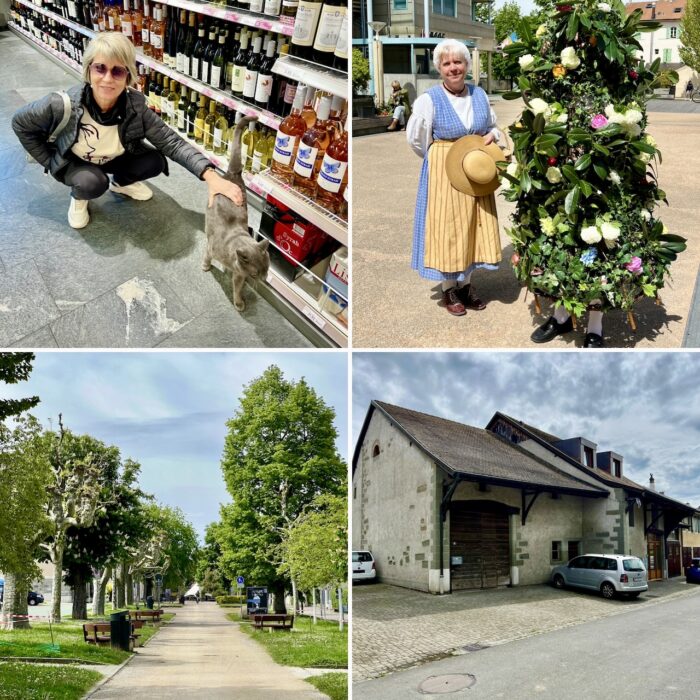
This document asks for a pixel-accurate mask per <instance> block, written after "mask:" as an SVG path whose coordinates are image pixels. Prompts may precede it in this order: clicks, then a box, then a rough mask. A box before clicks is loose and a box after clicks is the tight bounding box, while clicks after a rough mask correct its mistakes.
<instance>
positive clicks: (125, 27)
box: [120, 0, 134, 44]
mask: <svg viewBox="0 0 700 700" xmlns="http://www.w3.org/2000/svg"><path fill="white" fill-rule="evenodd" d="M120 22H121V25H122V34H123V35H124V36H125V37H126V38H127V39H128V40H129V41H130V42H131V43H132V44H133V43H134V30H133V22H132V19H131V4H130V2H129V0H124V5H123V8H122V14H121V17H120Z"/></svg>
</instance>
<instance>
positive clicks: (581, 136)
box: [566, 126, 591, 146]
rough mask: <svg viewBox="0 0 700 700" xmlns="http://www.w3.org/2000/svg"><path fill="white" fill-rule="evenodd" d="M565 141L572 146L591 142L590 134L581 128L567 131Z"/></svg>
mask: <svg viewBox="0 0 700 700" xmlns="http://www.w3.org/2000/svg"><path fill="white" fill-rule="evenodd" d="M566 139H567V141H568V142H569V143H570V144H571V145H572V146H573V145H575V144H577V143H584V142H586V141H590V140H591V134H590V132H589V131H586V130H585V129H582V128H581V127H577V126H575V127H573V128H572V129H570V130H569V133H568V134H567V135H566Z"/></svg>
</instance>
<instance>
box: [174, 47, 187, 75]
mask: <svg viewBox="0 0 700 700" xmlns="http://www.w3.org/2000/svg"><path fill="white" fill-rule="evenodd" d="M175 70H177V71H179V72H180V73H184V72H185V54H184V53H182V52H181V51H178V52H177V56H176V58H175Z"/></svg>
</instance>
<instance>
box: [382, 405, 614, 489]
mask: <svg viewBox="0 0 700 700" xmlns="http://www.w3.org/2000/svg"><path fill="white" fill-rule="evenodd" d="M372 403H373V404H374V406H376V407H377V408H379V409H380V410H381V411H382V412H383V413H384V414H385V415H386V416H387V417H388V418H389V419H390V420H392V421H394V422H395V423H396V424H397V425H398V426H399V427H400V428H401V429H402V430H403V431H404V432H405V433H406V435H407V436H408V437H409V439H411V440H413V441H414V442H415V443H416V444H418V445H419V446H420V447H422V448H423V449H424V450H425V451H426V452H427V453H429V454H430V455H431V456H432V457H433V458H434V459H435V460H436V461H437V462H439V463H440V464H442V465H443V466H445V467H447V468H448V469H450V470H451V471H453V472H457V473H461V474H465V475H469V476H470V477H472V478H473V479H474V480H478V478H479V477H483V478H484V479H485V480H497V481H502V482H505V481H507V482H514V483H513V485H522V486H533V487H535V486H539V487H545V488H547V487H548V488H552V489H554V490H566V491H569V492H572V493H579V494H580V495H587V496H605V495H607V491H604V490H603V489H602V488H601V489H597V488H596V487H595V486H591V485H589V484H587V483H585V482H584V481H583V480H579V479H576V478H575V477H572V476H569V475H568V474H565V473H564V472H562V471H559V470H558V469H557V468H556V467H554V466H552V465H550V464H547V463H546V462H544V461H543V460H540V459H538V458H537V457H535V456H534V455H532V454H530V453H529V452H527V450H524V449H523V448H521V447H519V446H518V445H515V444H513V443H511V442H509V441H508V440H505V439H504V438H502V437H500V436H499V435H495V434H494V433H492V432H490V431H488V430H484V429H483V428H474V427H472V426H470V425H464V424H463V423H457V422H455V421H451V420H447V419H445V418H438V417H437V416H431V415H428V414H427V413H420V412H419V411H412V410H410V409H407V408H401V407H400V406H393V405H391V404H387V403H384V402H381V401H373V402H372Z"/></svg>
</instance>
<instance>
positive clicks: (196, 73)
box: [190, 56, 199, 80]
mask: <svg viewBox="0 0 700 700" xmlns="http://www.w3.org/2000/svg"><path fill="white" fill-rule="evenodd" d="M190 75H191V76H192V77H193V78H195V79H197V80H199V59H198V58H195V57H194V56H192V72H191V73H190Z"/></svg>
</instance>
